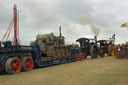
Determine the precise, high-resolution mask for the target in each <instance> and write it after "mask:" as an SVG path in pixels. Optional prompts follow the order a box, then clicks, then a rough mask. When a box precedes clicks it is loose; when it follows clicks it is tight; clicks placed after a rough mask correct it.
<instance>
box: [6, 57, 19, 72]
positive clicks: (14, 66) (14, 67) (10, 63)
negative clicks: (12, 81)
mask: <svg viewBox="0 0 128 85" xmlns="http://www.w3.org/2000/svg"><path fill="white" fill-rule="evenodd" d="M5 71H6V72H7V73H9V74H14V73H18V72H20V71H21V62H20V60H19V59H18V58H9V59H8V60H7V61H6V63H5Z"/></svg>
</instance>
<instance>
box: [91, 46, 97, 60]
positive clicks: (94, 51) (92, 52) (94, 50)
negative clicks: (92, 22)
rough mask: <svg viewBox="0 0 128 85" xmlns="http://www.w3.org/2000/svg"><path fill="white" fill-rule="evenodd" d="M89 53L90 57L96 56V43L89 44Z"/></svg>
mask: <svg viewBox="0 0 128 85" xmlns="http://www.w3.org/2000/svg"><path fill="white" fill-rule="evenodd" d="M90 55H91V58H92V59H95V58H97V57H98V47H97V46H96V45H91V47H90Z"/></svg>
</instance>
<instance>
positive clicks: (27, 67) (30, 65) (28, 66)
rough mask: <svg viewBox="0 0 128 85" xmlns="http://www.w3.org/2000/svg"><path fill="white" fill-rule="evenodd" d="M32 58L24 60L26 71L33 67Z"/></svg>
mask: <svg viewBox="0 0 128 85" xmlns="http://www.w3.org/2000/svg"><path fill="white" fill-rule="evenodd" d="M33 65H34V63H33V60H32V58H27V59H26V61H25V67H26V69H27V70H28V71H30V70H32V69H33Z"/></svg>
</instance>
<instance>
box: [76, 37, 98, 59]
mask: <svg viewBox="0 0 128 85" xmlns="http://www.w3.org/2000/svg"><path fill="white" fill-rule="evenodd" d="M76 41H77V42H79V43H80V55H82V56H84V58H85V59H86V58H87V56H91V58H92V59H95V58H97V57H98V47H97V44H96V43H97V38H96V36H95V38H94V39H89V38H79V39H78V40H76ZM77 57H78V58H79V55H78V56H77Z"/></svg>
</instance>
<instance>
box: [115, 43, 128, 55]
mask: <svg viewBox="0 0 128 85" xmlns="http://www.w3.org/2000/svg"><path fill="white" fill-rule="evenodd" d="M114 54H115V56H116V57H117V58H128V42H126V43H122V44H118V45H114Z"/></svg>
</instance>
